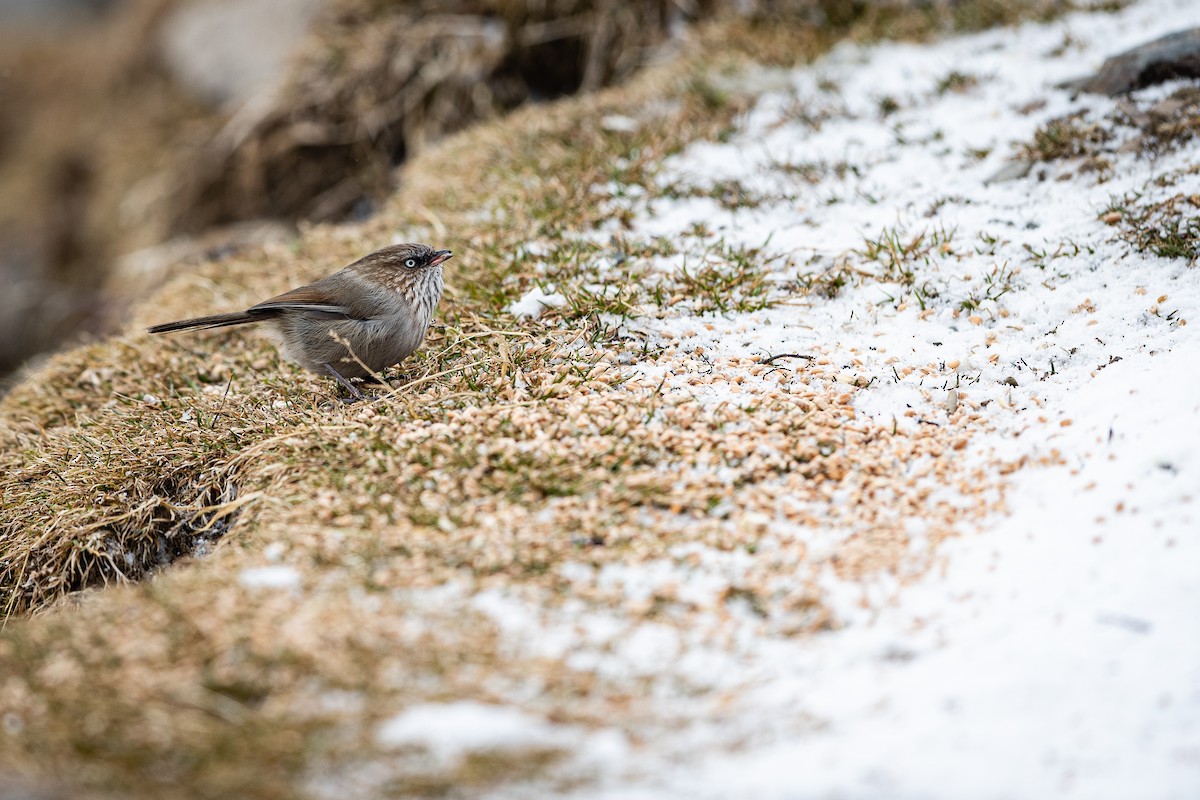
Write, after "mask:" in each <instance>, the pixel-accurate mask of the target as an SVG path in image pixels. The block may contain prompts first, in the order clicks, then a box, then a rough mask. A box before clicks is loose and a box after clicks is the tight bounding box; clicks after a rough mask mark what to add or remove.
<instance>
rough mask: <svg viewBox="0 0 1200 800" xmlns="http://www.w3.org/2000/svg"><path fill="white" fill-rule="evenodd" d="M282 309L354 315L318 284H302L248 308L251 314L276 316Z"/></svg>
mask: <svg viewBox="0 0 1200 800" xmlns="http://www.w3.org/2000/svg"><path fill="white" fill-rule="evenodd" d="M280 311H303V312H307V313H310V314H330V315H334V316H339V317H343V318H349V317H351V316H353V315H352V314H351V313H350V309H349V308H347V307H346V306H344V305H340V304H338V303H336V302H334V301H333V300H332V299H330V297H329V295H328V294H327V293H326V292H325V290H324V289H323V288H322V287H321V286H319V285H316V284H309V285H307V286H301V287H299V288H297V289H292V290H291V291H290V292H284V293H283V294H280V295H276V296H275V297H272V298H270V299H269V300H264V301H262V302H261V303H259V304H258V305H255V306H251V307H250V308H248V309H246V312H247V313H249V314H254V315H258V316H274V315H275V314H276V313H278V312H280Z"/></svg>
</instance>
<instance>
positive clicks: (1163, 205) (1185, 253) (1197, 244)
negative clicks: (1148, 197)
mask: <svg viewBox="0 0 1200 800" xmlns="http://www.w3.org/2000/svg"><path fill="white" fill-rule="evenodd" d="M1141 200H1142V196H1141V195H1137V194H1133V195H1126V196H1124V197H1121V198H1115V197H1114V198H1113V199H1112V201H1111V202H1110V203H1109V206H1108V208H1107V209H1106V211H1105V214H1104V219H1105V220H1107V221H1111V222H1112V223H1113V224H1115V225H1117V229H1118V231H1119V235H1120V237H1121V238H1122V239H1124V240H1125V241H1126V242H1128V243H1129V244H1130V245H1131V246H1132V247H1133V248H1134V250H1136V251H1138V252H1139V253H1153V254H1154V255H1156V256H1160V257H1162V258H1181V259H1184V260H1185V261H1187V262H1188V263H1189V264H1195V263H1196V261H1197V260H1200V196H1198V195H1185V194H1174V195H1172V196H1170V197H1167V198H1165V199H1163V200H1158V201H1154V202H1147V203H1141V202H1140V201H1141Z"/></svg>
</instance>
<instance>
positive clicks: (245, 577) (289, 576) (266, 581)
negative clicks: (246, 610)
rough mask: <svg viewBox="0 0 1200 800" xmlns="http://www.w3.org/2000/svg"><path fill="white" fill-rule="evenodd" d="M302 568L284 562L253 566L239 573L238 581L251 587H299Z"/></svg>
mask: <svg viewBox="0 0 1200 800" xmlns="http://www.w3.org/2000/svg"><path fill="white" fill-rule="evenodd" d="M300 578H301V576H300V570H298V569H296V568H295V567H289V566H286V565H283V564H277V565H273V566H269V567H251V568H250V569H244V570H242V571H241V572H239V573H238V583H240V584H242V586H246V587H248V588H251V589H299V588H300Z"/></svg>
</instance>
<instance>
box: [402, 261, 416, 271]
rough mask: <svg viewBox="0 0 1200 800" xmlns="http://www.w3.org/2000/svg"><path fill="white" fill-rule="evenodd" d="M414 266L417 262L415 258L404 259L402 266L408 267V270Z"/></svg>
mask: <svg viewBox="0 0 1200 800" xmlns="http://www.w3.org/2000/svg"><path fill="white" fill-rule="evenodd" d="M416 265H417V260H416V259H415V258H406V259H404V266H406V267H408V268H409V269H412V268H413V267H415V266H416Z"/></svg>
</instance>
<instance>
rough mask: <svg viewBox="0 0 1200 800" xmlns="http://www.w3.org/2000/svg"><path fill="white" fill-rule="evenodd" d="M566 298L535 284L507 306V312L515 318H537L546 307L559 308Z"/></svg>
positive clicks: (565, 301)
mask: <svg viewBox="0 0 1200 800" xmlns="http://www.w3.org/2000/svg"><path fill="white" fill-rule="evenodd" d="M566 303H567V298H565V297H563V296H562V295H561V294H558V293H557V292H553V291H551V292H546V291H545V290H543V289H542V288H541V287H540V286H535V287H533V288H532V289H530V290H529V291H528V292H526V293H525V294H524V295H522V296H521V298H520V299H518V300H516V301H515V302H513V303H512V305H510V306H509V307H508V313H510V314H512V315H513V316H514V317H516V318H517V319H537V318H538V317H540V316H541V315H542V312H543V311H545V310H546V309H548V308H561V307H562V306H564V305H566Z"/></svg>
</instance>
